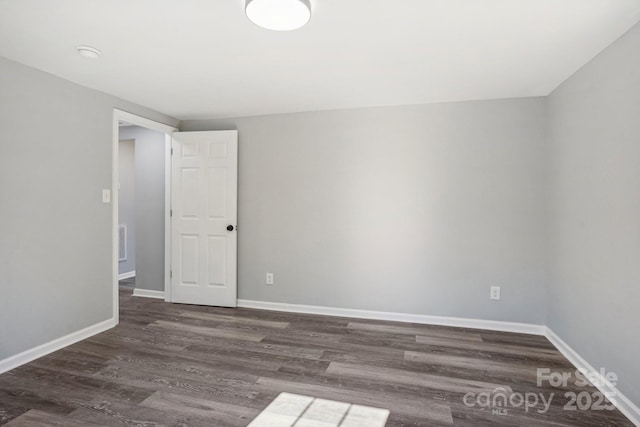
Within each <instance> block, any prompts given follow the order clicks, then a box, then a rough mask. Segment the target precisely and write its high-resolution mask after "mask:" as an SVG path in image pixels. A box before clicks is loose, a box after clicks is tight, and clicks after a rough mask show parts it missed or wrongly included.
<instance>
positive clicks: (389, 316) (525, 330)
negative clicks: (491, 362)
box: [238, 299, 546, 335]
mask: <svg viewBox="0 0 640 427" xmlns="http://www.w3.org/2000/svg"><path fill="white" fill-rule="evenodd" d="M238 307H244V308H255V309H259V310H272V311H284V312H289V313H303V314H321V315H324V316H338V317H353V318H356V319H369V320H389V321H394V322H409V323H421V324H425V325H438V326H454V327H459V328H471V329H486V330H490V331H500V332H516V333H520V334H532V335H544V334H545V332H546V327H545V326H544V325H535V324H530V323H515V322H502V321H496V320H482V319H465V318H460V317H444V316H428V315H423V314H405V313H393V312H388V311H371V310H359V309H349V308H335V307H325V306H315V305H301V304H287V303H279V302H268V301H253V300H246V299H239V300H238Z"/></svg>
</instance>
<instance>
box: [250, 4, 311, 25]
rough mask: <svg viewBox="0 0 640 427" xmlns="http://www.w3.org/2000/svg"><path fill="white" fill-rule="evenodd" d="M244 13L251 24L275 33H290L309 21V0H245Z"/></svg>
mask: <svg viewBox="0 0 640 427" xmlns="http://www.w3.org/2000/svg"><path fill="white" fill-rule="evenodd" d="M245 13H246V14H247V17H248V18H249V20H251V22H253V23H254V24H256V25H258V26H260V27H262V28H266V29H268V30H275V31H291V30H296V29H298V28H300V27H302V26H304V25H305V24H306V23H307V22H309V19H311V3H309V0H247V3H246V7H245Z"/></svg>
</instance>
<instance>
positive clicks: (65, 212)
mask: <svg viewBox="0 0 640 427" xmlns="http://www.w3.org/2000/svg"><path fill="white" fill-rule="evenodd" d="M0 82H2V84H0V129H2V137H1V139H0V144H1V149H2V155H0V195H2V221H0V236H2V238H1V239H0V289H1V293H2V295H1V297H0V325H2V327H0V359H4V358H6V357H9V356H12V355H15V354H17V353H19V352H22V351H24V350H27V349H31V348H34V347H36V346H38V345H41V344H44V343H47V342H49V341H51V340H54V339H56V338H59V337H62V336H65V335H67V334H69V333H71V332H75V331H78V330H80V329H82V328H85V327H88V326H91V325H94V324H96V323H98V322H101V321H104V320H107V319H110V318H111V317H112V310H113V307H112V303H113V298H112V292H113V283H112V235H111V231H112V206H111V204H104V203H102V189H108V188H111V179H112V176H111V171H112V127H113V109H114V108H119V109H122V110H126V111H130V112H132V113H135V114H139V115H142V116H145V117H148V118H150V119H153V120H157V121H160V122H163V123H167V124H169V125H172V126H176V125H177V124H178V121H177V120H175V119H172V118H170V117H168V116H165V115H162V114H159V113H156V112H153V111H151V110H148V109H146V108H142V107H139V106H136V105H134V104H131V103H129V102H126V101H123V100H120V99H118V98H115V97H112V96H109V95H106V94H104V93H101V92H97V91H94V90H91V89H87V88H85V87H82V86H79V85H76V84H74V83H71V82H69V81H66V80H63V79H60V78H58V77H55V76H52V75H50V74H47V73H44V72H41V71H38V70H35V69H33V68H29V67H27V66H24V65H21V64H18V63H16V62H13V61H9V60H7V59H5V58H1V57H0Z"/></svg>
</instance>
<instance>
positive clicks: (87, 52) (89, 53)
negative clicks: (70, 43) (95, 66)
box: [76, 46, 102, 59]
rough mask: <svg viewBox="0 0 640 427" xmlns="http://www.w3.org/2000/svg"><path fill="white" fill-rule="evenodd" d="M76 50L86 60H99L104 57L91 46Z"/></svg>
mask: <svg viewBox="0 0 640 427" xmlns="http://www.w3.org/2000/svg"><path fill="white" fill-rule="evenodd" d="M76 49H77V50H78V54H79V55H80V56H82V57H84V58H89V59H98V58H99V57H100V55H102V52H100V51H99V50H98V49H96V48H95V47H91V46H76Z"/></svg>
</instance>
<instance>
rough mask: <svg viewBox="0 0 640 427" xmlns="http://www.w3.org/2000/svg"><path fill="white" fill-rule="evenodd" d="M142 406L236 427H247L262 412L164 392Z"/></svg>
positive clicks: (155, 395) (145, 401)
mask: <svg viewBox="0 0 640 427" xmlns="http://www.w3.org/2000/svg"><path fill="white" fill-rule="evenodd" d="M140 406H142V407H145V408H151V409H160V410H163V411H170V412H174V413H183V414H186V415H193V416H196V417H199V418H202V419H210V420H212V421H216V422H220V421H224V422H225V423H227V424H229V425H236V426H239V427H240V426H242V427H244V426H246V425H247V424H248V423H249V422H250V421H251V420H252V419H253V418H255V417H256V416H257V415H258V414H259V413H260V410H257V409H254V408H247V407H243V406H238V405H230V404H227V403H221V402H216V401H212V400H209V399H200V398H197V397H191V396H185V395H180V394H174V393H166V392H162V391H159V392H156V393H154V394H152V395H151V396H150V397H149V398H147V399H146V400H144V401H143V402H142V403H141V404H140Z"/></svg>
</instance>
